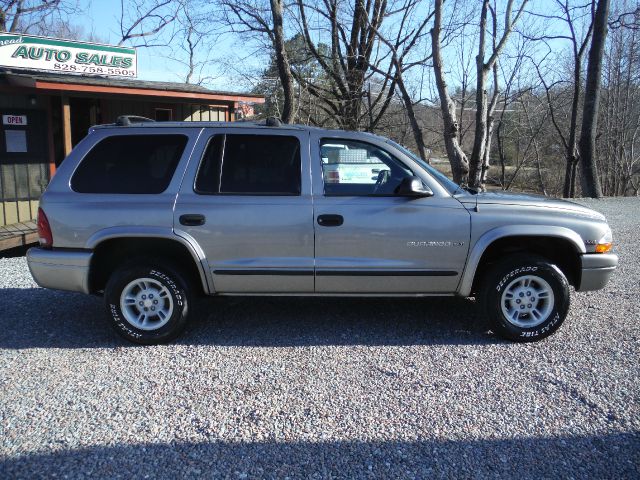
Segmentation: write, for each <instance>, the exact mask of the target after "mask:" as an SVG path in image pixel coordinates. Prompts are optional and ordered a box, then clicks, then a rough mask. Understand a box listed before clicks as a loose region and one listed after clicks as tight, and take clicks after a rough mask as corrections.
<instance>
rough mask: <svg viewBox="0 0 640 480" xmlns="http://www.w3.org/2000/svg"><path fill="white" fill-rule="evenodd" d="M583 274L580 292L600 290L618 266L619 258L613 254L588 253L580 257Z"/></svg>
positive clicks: (578, 288)
mask: <svg viewBox="0 0 640 480" xmlns="http://www.w3.org/2000/svg"><path fill="white" fill-rule="evenodd" d="M580 261H581V263H582V266H581V268H582V272H581V275H580V285H579V286H578V287H577V288H576V291H578V292H587V291H589V290H600V289H601V288H604V286H605V285H606V284H607V282H608V281H609V277H610V276H611V274H612V273H613V271H614V270H615V269H616V267H617V266H618V256H617V255H614V254H612V253H587V254H584V255H581V256H580Z"/></svg>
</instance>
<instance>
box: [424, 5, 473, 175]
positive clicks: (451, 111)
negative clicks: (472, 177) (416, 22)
mask: <svg viewBox="0 0 640 480" xmlns="http://www.w3.org/2000/svg"><path fill="white" fill-rule="evenodd" d="M442 3H443V0H436V1H435V15H434V22H433V28H432V29H431V45H432V47H431V48H432V53H433V71H434V74H435V77H436V85H437V87H438V96H439V97H440V110H441V111H442V120H443V122H444V145H445V148H446V150H447V157H448V158H449V163H450V164H451V173H452V174H453V181H454V182H456V183H460V184H464V183H467V180H468V174H469V161H468V160H467V156H466V155H465V154H464V152H463V151H462V148H461V147H460V130H459V127H458V120H457V115H456V105H455V103H454V102H453V100H452V99H451V97H450V96H449V90H448V88H447V81H446V79H445V74H444V69H443V66H442V54H441V46H440V30H441V28H442Z"/></svg>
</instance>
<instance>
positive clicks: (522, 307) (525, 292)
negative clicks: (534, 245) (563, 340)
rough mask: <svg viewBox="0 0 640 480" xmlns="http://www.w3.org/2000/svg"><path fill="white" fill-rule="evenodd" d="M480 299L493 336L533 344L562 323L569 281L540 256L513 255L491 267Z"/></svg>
mask: <svg viewBox="0 0 640 480" xmlns="http://www.w3.org/2000/svg"><path fill="white" fill-rule="evenodd" d="M479 297H480V302H481V303H482V304H483V307H484V308H483V310H484V311H485V313H486V314H487V316H488V318H489V320H490V322H491V325H492V329H493V330H494V332H495V333H496V334H498V335H500V336H501V337H504V338H506V339H509V340H514V341H518V342H534V341H536V340H541V339H543V338H545V337H548V336H549V335H551V334H552V333H553V332H555V331H556V330H557V329H558V328H559V327H560V325H562V322H564V319H565V317H566V316H567V312H568V310H569V298H570V296H569V282H567V278H566V277H565V276H564V274H563V273H562V272H561V271H560V269H559V268H558V267H556V266H555V265H553V264H552V263H550V262H549V261H547V260H546V259H544V258H543V257H539V256H535V255H513V256H510V257H506V258H504V259H503V260H501V261H500V262H498V263H497V264H495V265H494V266H493V268H491V270H490V271H489V272H488V273H487V275H486V276H485V277H484V281H483V282H482V286H481V290H480V294H479Z"/></svg>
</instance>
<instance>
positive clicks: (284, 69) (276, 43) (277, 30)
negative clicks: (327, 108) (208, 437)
mask: <svg viewBox="0 0 640 480" xmlns="http://www.w3.org/2000/svg"><path fill="white" fill-rule="evenodd" d="M270 4H271V19H272V24H273V30H272V32H273V33H272V35H271V37H272V42H273V50H274V51H275V54H276V65H277V66H278V76H279V77H280V83H281V84H282V90H283V92H284V104H283V107H282V121H283V122H284V123H291V120H292V119H293V114H294V106H293V102H294V97H295V92H294V87H293V75H292V73H291V67H290V65H289V57H288V55H287V51H286V49H285V48H284V45H285V41H284V28H283V23H284V22H283V19H282V18H283V13H282V12H283V9H282V0H270Z"/></svg>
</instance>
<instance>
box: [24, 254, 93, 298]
mask: <svg viewBox="0 0 640 480" xmlns="http://www.w3.org/2000/svg"><path fill="white" fill-rule="evenodd" d="M92 255H93V253H92V252H84V251H70V250H45V249H44V248H38V247H34V248H30V249H29V251H28V252H27V263H28V264H29V270H30V271H31V275H32V276H33V279H34V280H35V281H36V283H37V284H38V285H40V286H41V287H44V288H55V289H57V290H69V291H72V292H83V293H89V265H90V263H91V256H92Z"/></svg>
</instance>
